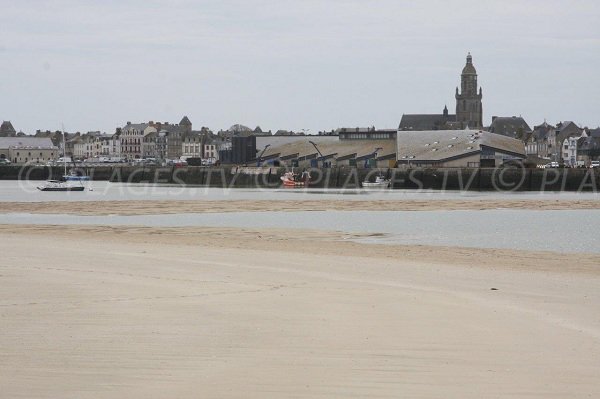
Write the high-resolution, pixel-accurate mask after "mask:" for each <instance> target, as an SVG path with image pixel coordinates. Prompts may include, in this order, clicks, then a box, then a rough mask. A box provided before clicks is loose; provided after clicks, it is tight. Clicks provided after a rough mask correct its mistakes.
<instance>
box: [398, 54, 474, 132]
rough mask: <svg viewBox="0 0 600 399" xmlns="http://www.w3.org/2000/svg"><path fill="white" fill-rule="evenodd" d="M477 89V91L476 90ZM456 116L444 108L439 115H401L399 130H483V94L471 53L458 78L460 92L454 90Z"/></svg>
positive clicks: (457, 89)
mask: <svg viewBox="0 0 600 399" xmlns="http://www.w3.org/2000/svg"><path fill="white" fill-rule="evenodd" d="M478 89H479V90H478ZM454 97H455V99H456V114H449V113H448V108H447V107H444V111H443V112H442V113H441V114H403V115H402V120H401V121H400V126H399V127H398V129H399V130H455V129H465V128H467V127H468V128H470V129H482V128H483V105H482V101H481V99H482V97H483V93H482V90H481V87H479V88H478V87H477V70H476V69H475V66H474V65H473V57H472V56H471V53H469V54H468V55H467V62H466V64H465V67H464V68H463V70H462V73H461V76H460V91H459V88H458V87H457V88H456V93H455V96H454Z"/></svg>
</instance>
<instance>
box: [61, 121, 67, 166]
mask: <svg viewBox="0 0 600 399" xmlns="http://www.w3.org/2000/svg"><path fill="white" fill-rule="evenodd" d="M62 136H63V164H64V166H65V176H66V175H67V140H65V125H62Z"/></svg>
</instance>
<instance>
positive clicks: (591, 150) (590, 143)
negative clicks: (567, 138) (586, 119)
mask: <svg viewBox="0 0 600 399" xmlns="http://www.w3.org/2000/svg"><path fill="white" fill-rule="evenodd" d="M577 156H578V158H579V160H581V161H583V162H584V163H585V164H586V165H589V164H590V162H591V161H597V160H600V128H596V129H589V130H588V131H587V134H586V137H581V138H580V139H579V140H577Z"/></svg>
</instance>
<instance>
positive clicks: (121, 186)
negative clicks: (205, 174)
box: [0, 181, 600, 206]
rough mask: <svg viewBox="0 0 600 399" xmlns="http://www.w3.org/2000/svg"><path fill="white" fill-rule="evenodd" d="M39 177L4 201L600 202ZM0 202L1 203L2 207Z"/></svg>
mask: <svg viewBox="0 0 600 399" xmlns="http://www.w3.org/2000/svg"><path fill="white" fill-rule="evenodd" d="M42 183H43V182H40V181H0V202H3V201H4V202H9V201H10V202H39V201H144V200H199V201H202V200H204V201H215V200H223V201H227V200H270V201H277V200H298V199H311V200H325V201H326V200H339V199H344V200H395V199H398V200H410V199H412V200H451V199H462V200H481V199H489V200H502V199H520V200H534V201H535V200H541V199H543V200H600V193H591V192H586V193H577V192H545V193H538V192H515V193H512V192H477V191H436V190H377V189H375V190H366V189H313V188H309V189H304V188H302V189H245V188H231V189H223V188H214V187H203V186H187V187H183V186H179V185H165V184H132V183H109V182H106V181H97V182H96V181H95V182H90V183H85V184H86V186H87V187H91V188H93V191H89V190H86V191H83V192H40V191H39V190H37V188H36V187H37V186H38V185H40V184H42ZM0 206H1V205H0Z"/></svg>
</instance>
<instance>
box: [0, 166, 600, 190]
mask: <svg viewBox="0 0 600 399" xmlns="http://www.w3.org/2000/svg"><path fill="white" fill-rule="evenodd" d="M284 171H285V168H275V167H273V168H264V169H256V168H236V167H228V166H225V167H218V168H206V167H196V166H190V167H184V168H181V167H147V166H146V167H141V166H100V167H89V168H80V169H78V172H79V173H85V174H87V175H89V176H90V177H91V179H92V180H108V181H112V182H130V183H167V184H180V185H207V186H211V187H246V188H251V187H260V188H277V187H280V185H281V182H280V179H279V176H281V174H282V173H283V172H284ZM310 173H311V179H312V182H311V185H310V186H311V187H315V188H357V187H360V182H362V181H364V180H365V179H370V180H374V178H375V176H376V175H377V174H378V173H383V175H384V176H385V177H387V178H389V179H391V183H392V187H393V188H394V189H434V190H473V191H594V192H596V191H597V190H598V189H599V188H600V170H598V169H562V168H561V169H526V168H481V169H479V168H401V169H400V168H399V169H383V170H374V169H360V168H359V169H357V168H351V167H337V168H319V169H317V168H312V169H310ZM62 175H63V168H61V167H47V166H16V165H2V166H0V180H18V179H28V180H48V179H60V177H61V176H62Z"/></svg>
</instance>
